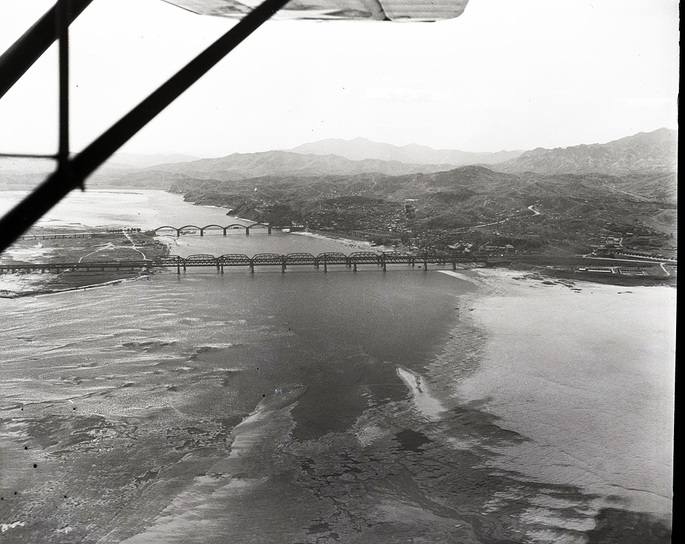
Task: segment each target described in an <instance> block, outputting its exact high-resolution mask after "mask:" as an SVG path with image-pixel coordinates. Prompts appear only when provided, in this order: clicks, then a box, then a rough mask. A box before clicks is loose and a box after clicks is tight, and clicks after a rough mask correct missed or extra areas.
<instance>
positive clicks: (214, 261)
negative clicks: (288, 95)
mask: <svg viewBox="0 0 685 544" xmlns="http://www.w3.org/2000/svg"><path fill="white" fill-rule="evenodd" d="M465 262H474V259H473V258H464V257H457V256H454V255H447V254H439V253H424V254H422V255H414V254H410V253H405V252H400V251H385V252H382V253H377V252H374V251H357V252H354V253H351V254H349V255H346V254H344V253H340V252H327V253H319V254H318V255H313V254H311V253H288V254H286V255H280V254H278V253H258V254H256V255H253V256H252V257H249V256H247V255H244V254H240V253H229V254H225V255H220V256H214V255H208V254H196V255H189V256H188V257H179V256H169V257H162V258H160V259H156V260H149V259H142V260H126V261H82V262H74V263H66V262H61V263H5V264H0V273H13V272H63V271H66V270H82V271H105V270H146V271H150V270H152V269H154V268H175V269H176V272H177V273H178V274H180V273H181V272H182V271H183V272H185V271H186V270H187V269H188V268H195V267H205V268H207V267H209V268H215V269H216V270H217V272H219V273H223V272H224V268H227V267H229V268H232V267H243V268H249V269H250V271H251V272H254V271H255V268H257V267H268V266H271V267H280V268H281V271H282V272H285V271H286V269H287V268H288V267H290V266H313V267H314V268H316V269H323V271H324V272H327V271H328V267H329V266H334V265H342V266H345V267H348V268H351V269H353V270H354V271H355V272H356V271H357V266H359V265H376V266H378V267H379V268H381V269H382V270H384V271H385V270H387V267H388V265H394V264H404V265H408V266H411V267H416V266H417V265H418V266H419V267H420V268H422V269H423V270H425V269H426V267H427V266H428V264H438V265H452V268H453V269H456V266H457V263H465ZM479 262H487V258H483V259H480V260H479Z"/></svg>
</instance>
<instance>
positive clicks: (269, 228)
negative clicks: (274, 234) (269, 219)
mask: <svg viewBox="0 0 685 544" xmlns="http://www.w3.org/2000/svg"><path fill="white" fill-rule="evenodd" d="M267 232H268V233H269V234H271V225H269V226H268V227H267Z"/></svg>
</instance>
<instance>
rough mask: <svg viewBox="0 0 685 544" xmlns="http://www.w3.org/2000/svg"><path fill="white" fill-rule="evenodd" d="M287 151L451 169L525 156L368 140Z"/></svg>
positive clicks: (323, 143) (336, 140) (337, 141)
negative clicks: (447, 165)
mask: <svg viewBox="0 0 685 544" xmlns="http://www.w3.org/2000/svg"><path fill="white" fill-rule="evenodd" d="M288 151H290V152H293V153H301V154H305V155H338V156H339V157H344V158H346V159H349V160H352V161H360V160H365V159H377V160H383V161H400V162H404V163H411V164H449V165H452V166H466V165H469V164H494V163H498V162H503V161H506V160H510V159H513V158H516V157H518V156H519V155H521V153H523V151H498V152H496V153H489V152H479V153H475V152H470V151H459V150H456V149H433V148H431V147H427V146H423V145H417V144H408V145H404V146H396V145H392V144H384V143H379V142H374V141H372V140H368V139H366V138H355V139H353V140H343V139H339V138H329V139H326V140H320V141H318V142H310V143H306V144H302V145H300V146H297V147H295V148H293V149H290V150H288Z"/></svg>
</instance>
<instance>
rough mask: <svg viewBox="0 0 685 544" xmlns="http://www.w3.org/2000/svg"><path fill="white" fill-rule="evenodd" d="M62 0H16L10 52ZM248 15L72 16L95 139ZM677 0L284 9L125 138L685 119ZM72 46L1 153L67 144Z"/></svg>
mask: <svg viewBox="0 0 685 544" xmlns="http://www.w3.org/2000/svg"><path fill="white" fill-rule="evenodd" d="M52 4H53V1H52V0H2V1H1V2H0V51H4V50H5V49H6V48H7V47H8V46H9V45H11V44H12V43H13V41H14V40H15V39H16V38H17V37H18V36H20V35H21V34H22V33H23V32H24V31H25V30H26V29H27V28H28V27H29V26H30V25H31V24H32V23H33V22H35V20H36V19H37V18H38V17H40V16H41V15H42V14H43V13H44V12H45V11H47V10H48V9H49V8H50V7H51V5H52ZM234 24H235V20H232V19H224V18H216V17H204V16H199V15H195V14H192V13H189V12H186V11H184V10H182V9H179V8H176V7H174V6H171V5H169V4H166V3H164V2H162V1H160V0H95V1H94V2H93V4H91V5H90V6H89V7H88V8H87V9H86V10H85V11H84V12H83V14H82V15H81V16H80V17H79V19H77V21H76V22H75V23H74V24H73V25H72V27H71V36H70V54H71V57H70V58H71V60H70V62H71V72H70V74H71V75H70V78H71V100H70V108H71V112H70V119H71V127H72V128H71V147H72V149H73V150H74V151H79V150H80V149H82V148H83V147H85V146H86V145H87V144H88V143H89V142H90V141H92V140H93V139H94V138H95V137H97V136H98V135H100V134H101V133H102V132H103V131H104V130H105V129H106V128H108V127H109V126H110V125H111V124H112V123H114V122H115V121H116V120H118V119H119V118H120V117H121V116H122V115H124V114H125V113H126V112H128V111H129V110H130V109H131V108H132V107H133V106H135V105H136V104H137V103H138V102H140V101H141V100H142V99H143V98H145V97H146V96H147V95H148V94H149V93H150V92H152V91H153V90H154V89H155V88H156V87H157V86H158V85H160V84H161V83H162V82H163V81H164V80H165V79H166V78H168V77H169V76H171V75H172V74H173V73H175V72H176V71H177V70H178V69H180V68H181V67H182V66H183V65H184V64H185V63H186V62H188V61H189V60H190V59H191V58H192V57H193V56H195V55H196V54H197V53H199V52H200V51H201V50H202V49H203V48H204V47H206V46H207V45H209V44H210V43H211V42H212V41H214V40H215V39H216V38H218V37H219V36H220V35H221V34H223V33H224V32H226V31H227V30H228V29H230V27H231V26H233V25H234ZM678 40H679V31H678V2H677V0H516V1H514V0H470V1H469V4H468V6H467V7H466V11H465V12H464V14H463V15H462V16H461V17H458V18H456V19H453V20H448V21H440V22H436V23H388V22H375V21H335V22H312V21H270V22H268V23H266V25H264V26H263V27H261V28H260V29H258V30H257V31H256V32H255V33H254V34H253V35H252V36H250V37H249V38H248V39H247V40H246V41H245V42H244V43H243V44H241V45H240V46H239V47H238V48H237V49H236V50H235V51H234V52H233V53H231V54H230V55H229V56H228V57H226V58H225V59H224V60H222V61H221V63H220V64H219V65H218V66H216V67H215V68H214V69H213V70H212V71H211V72H209V73H208V74H207V75H205V76H204V77H203V78H202V79H201V80H200V81H199V82H197V83H196V84H195V85H194V86H193V87H192V88H191V89H190V90H189V91H187V92H186V93H185V94H184V95H183V96H182V97H180V98H179V99H178V100H177V101H176V102H174V103H173V104H172V105H171V106H170V107H169V108H167V110H165V111H164V112H163V113H162V114H160V116H158V117H157V118H156V119H155V120H154V121H152V122H151V123H150V124H149V125H148V126H147V127H145V128H144V129H143V130H142V131H141V132H139V133H138V134H137V135H136V136H135V137H134V138H133V139H132V140H131V141H130V142H129V143H127V144H126V145H125V146H124V147H123V148H122V149H121V151H123V152H128V153H139V154H156V153H183V154H189V155H194V156H201V157H216V156H224V155H228V154H231V153H235V152H241V153H247V152H256V151H266V150H269V149H290V148H293V147H296V146H298V145H300V144H302V143H306V142H312V141H316V140H320V139H324V138H343V139H352V138H356V137H364V138H368V139H371V140H374V141H378V142H385V143H391V144H395V145H405V144H409V143H416V144H421V145H427V146H430V147H433V148H436V149H460V150H464V151H499V150H505V149H506V150H515V149H520V150H525V149H533V148H536V147H546V148H554V147H567V146H571V145H578V144H590V143H604V142H608V141H611V140H615V139H618V138H622V137H624V136H628V135H631V134H635V133H638V132H643V131H645V132H647V131H652V130H656V129H658V128H661V127H668V128H677V95H678V80H679V73H678V60H679V56H678V55H679V51H678ZM57 104H58V94H57V49H56V47H53V48H51V49H50V50H49V51H48V52H47V53H46V55H44V57H43V58H41V59H40V61H38V62H37V63H36V64H35V65H34V66H33V67H32V68H31V70H30V71H29V72H28V73H27V74H26V75H25V77H24V78H23V80H22V81H20V82H19V83H18V84H17V85H15V86H14V87H13V88H12V89H11V90H10V91H9V92H8V93H7V95H5V96H4V97H3V98H2V99H0V153H3V152H4V153H9V152H15V153H16V152H22V153H53V152H55V150H56V148H57Z"/></svg>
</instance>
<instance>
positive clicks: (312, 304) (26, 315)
mask: <svg viewBox="0 0 685 544" xmlns="http://www.w3.org/2000/svg"><path fill="white" fill-rule="evenodd" d="M143 197H144V198H143ZM112 198H114V197H112ZM116 198H120V195H116ZM123 198H125V199H131V200H126V202H127V204H126V206H127V207H128V208H129V210H128V211H127V212H126V214H121V213H119V212H117V213H116V218H115V219H112V217H111V215H108V214H110V211H109V209H111V208H112V206H111V205H110V206H109V207H108V210H100V211H95V212H93V216H92V217H91V218H90V219H84V218H83V217H84V216H80V217H79V218H78V221H83V224H88V223H92V224H98V223H97V221H114V222H115V223H112V224H117V225H121V226H139V225H134V224H133V223H134V222H135V218H136V217H138V213H139V212H138V211H135V210H136V209H137V208H135V207H134V205H133V204H132V202H138V204H136V206H138V205H139V206H140V214H141V215H140V217H142V218H144V219H142V220H141V221H143V222H145V221H149V223H146V224H145V225H144V226H145V227H152V226H160V225H161V224H179V225H180V224H187V223H190V222H192V221H191V219H190V218H191V216H193V217H198V216H200V215H202V214H205V213H206V214H207V215H206V216H203V217H202V219H203V220H205V217H206V221H207V223H209V222H212V221H214V219H216V214H223V213H224V212H223V211H221V210H219V209H205V208H202V207H194V206H190V205H188V204H184V203H183V202H181V201H180V199H179V197H176V196H174V195H166V194H164V193H159V194H157V192H149V193H148V192H144V193H143V194H142V196H140V195H138V196H124V197H123ZM136 199H140V200H136ZM150 203H153V204H154V205H155V208H154V210H153V211H150V210H148V208H147V207H148V206H149V204H150ZM110 204H111V202H110ZM160 210H161V211H160ZM72 212H74V210H72V211H68V210H67V211H65V212H63V213H64V215H63V216H62V219H59V220H65V221H70V222H71V221H77V219H76V218H75V217H73V216H72V215H70V214H71V213H72ZM60 213H62V212H60ZM88 213H90V212H88ZM98 214H101V215H100V216H98ZM86 215H87V214H86ZM212 217H214V219H212ZM55 220H56V221H57V219H55ZM158 220H159V223H160V224H159V225H158V224H157V223H156V222H157V221H158ZM116 221H119V223H116ZM170 243H173V244H174V247H175V248H176V249H175V250H177V251H178V252H179V253H180V254H183V253H184V252H186V253H187V254H190V253H212V254H222V253H247V254H254V253H259V252H264V251H273V252H277V253H288V252H291V251H306V252H311V253H314V254H317V253H319V252H321V251H335V250H337V251H344V252H349V248H348V247H347V246H344V245H342V244H340V243H339V242H335V241H327V240H321V239H315V238H308V237H303V236H295V235H285V234H274V235H272V236H268V235H267V234H255V235H251V236H249V237H247V236H245V235H244V234H243V235H240V234H230V235H227V236H226V237H224V236H222V235H217V234H212V235H211V236H210V235H208V236H205V237H202V238H200V237H199V236H190V235H188V236H182V237H180V238H174V239H171V240H170ZM467 279H470V280H471V281H464V278H460V277H450V276H448V275H444V274H435V273H423V272H418V271H411V270H410V269H408V268H406V267H398V268H396V269H391V270H390V271H389V272H387V273H383V272H381V271H380V270H379V269H377V268H373V269H369V270H364V271H360V272H359V273H357V274H355V273H353V272H352V271H350V270H348V269H345V268H344V267H341V268H340V269H335V268H332V270H331V271H329V273H327V274H324V273H323V272H320V271H319V272H315V271H312V270H297V271H288V272H287V273H286V274H281V273H280V271H272V270H259V271H258V272H257V273H256V274H254V275H251V274H249V273H247V272H245V273H243V272H231V273H227V274H225V275H220V274H216V273H207V272H202V271H189V272H188V273H187V274H185V275H181V276H177V275H176V274H175V273H173V272H161V273H158V274H155V275H153V276H152V277H151V278H150V279H146V280H140V281H135V282H128V283H122V284H118V285H112V286H108V287H105V288H101V289H93V290H87V291H74V292H69V293H60V294H54V295H49V296H40V297H29V298H24V299H21V300H18V299H14V300H8V299H3V300H0V311H2V315H3V329H2V331H0V338H1V342H2V347H3V356H2V359H1V362H0V366H1V368H2V379H1V381H0V388H1V391H0V414H1V416H0V417H1V418H2V419H1V423H0V498H1V499H2V500H0V524H2V525H1V527H2V531H3V533H2V537H3V538H4V537H5V536H8V537H9V538H10V541H12V542H123V541H125V542H145V543H149V542H164V543H167V542H183V543H186V542H203V543H212V542H217V543H219V542H221V543H224V542H274V540H275V541H277V542H293V543H295V542H336V541H337V542H359V543H362V542H364V543H366V542H399V541H412V540H413V541H415V542H459V543H462V542H464V543H470V542H474V543H476V542H488V543H490V542H579V543H580V542H627V541H631V540H630V539H631V538H632V539H633V540H632V541H635V540H634V538H638V539H641V540H640V541H642V542H647V541H649V542H661V541H663V542H667V541H668V533H667V531H666V530H665V529H664V527H663V525H660V524H659V523H657V522H656V520H655V518H654V517H652V516H650V515H648V514H646V513H645V514H640V515H637V514H633V513H631V512H629V511H627V510H626V506H627V505H628V503H627V502H626V500H627V499H626V496H627V495H624V493H623V491H622V489H621V488H620V487H617V486H616V485H615V482H614V480H612V479H611V477H610V476H606V478H607V480H606V481H602V482H598V485H597V486H596V489H599V492H597V491H595V492H593V493H589V492H588V491H587V489H585V488H584V486H583V485H582V484H581V482H582V478H578V480H577V481H576V480H575V479H574V478H573V477H571V478H569V479H568V480H567V481H557V480H555V479H554V477H553V475H552V476H547V475H546V476H545V477H539V475H538V474H535V473H526V470H525V468H526V467H525V466H524V467H522V466H521V465H520V458H521V457H520V454H519V452H522V451H523V452H525V455H533V456H535V458H536V460H537V461H544V460H545V459H551V461H552V462H553V463H554V462H558V461H559V459H560V458H559V457H558V456H559V455H563V454H564V452H563V451H561V450H560V449H559V448H558V447H557V445H555V444H549V445H545V446H544V447H541V446H540V443H539V442H538V440H537V438H536V437H535V436H533V435H532V432H533V431H534V427H531V425H528V424H527V423H528V422H526V421H520V422H517V421H513V422H512V421H511V419H510V418H506V417H504V420H503V419H502V417H503V416H504V414H502V413H498V412H497V411H498V410H499V409H500V408H501V406H498V402H497V391H496V386H501V384H502V382H501V380H500V379H499V377H498V373H497V369H496V368H495V369H494V370H493V367H492V366H491V365H488V364H485V363H486V361H485V360H484V359H483V358H484V356H485V355H486V353H485V352H484V350H483V346H484V342H485V341H486V340H488V339H487V338H485V337H484V336H483V331H482V330H481V329H479V328H478V327H477V321H474V320H473V319H471V318H470V317H469V316H470V315H471V312H469V309H471V308H474V307H476V308H475V313H474V315H476V314H477V313H478V311H479V308H480V306H479V305H480V304H481V303H480V302H479V301H480V300H481V299H479V298H478V296H477V295H478V294H479V292H478V291H477V288H476V285H475V284H474V283H473V281H472V277H471V278H468V277H467ZM573 296H577V297H583V296H585V295H584V294H583V293H581V294H575V293H573ZM579 300H580V299H579ZM492 311H496V308H494V309H493V310H492ZM490 345H492V344H490ZM499 345H500V344H497V346H499ZM498 353H501V352H498ZM500 364H506V363H502V362H500ZM512 366H513V365H512ZM524 366H525V365H524ZM546 370H547V371H548V372H549V373H550V374H552V375H553V374H554V372H555V371H556V372H558V373H563V372H564V366H563V365H556V370H555V368H554V367H551V368H548V369H546ZM480 376H487V378H486V382H485V383H484V385H483V384H481V385H483V386H482V387H481V386H479V387H481V388H480V389H479V390H480V391H485V390H486V387H485V386H488V385H490V386H492V387H491V388H492V389H494V391H490V392H489V393H488V394H490V395H492V396H495V399H494V400H492V401H491V403H492V405H493V408H495V410H494V412H491V410H490V407H489V405H488V399H486V398H483V397H481V398H478V395H477V392H478V390H476V389H473V387H475V385H474V384H478V380H479V379H480V378H479V377H480ZM464 383H469V384H471V387H472V389H470V390H469V391H470V392H471V393H472V396H473V399H470V400H466V399H465V397H464V396H463V391H462V392H461V393H460V392H458V390H457V389H458V386H459V385H460V384H464ZM519 386H520V384H519ZM576 386H578V387H581V388H585V385H583V382H582V375H580V376H579V377H578V381H577V382H576ZM521 387H522V389H521V391H520V394H519V395H517V396H507V395H504V394H501V395H500V397H501V398H507V399H508V400H507V403H508V404H507V406H505V408H508V409H510V410H511V411H512V413H516V414H518V418H519V419H522V420H525V419H526V417H527V416H526V413H530V414H531V418H535V419H536V420H537V419H539V418H542V417H544V413H545V410H554V409H555V408H554V406H555V404H554V400H553V399H552V400H550V399H549V397H548V396H547V395H546V394H545V392H544V391H537V390H536V389H535V387H529V388H525V387H523V386H521ZM587 389H588V390H591V387H589V384H588V387H587ZM638 390H639V386H638V387H636V394H637V391H638ZM595 401H597V399H594V400H592V399H588V400H587V402H595ZM610 401H611V399H609V398H604V399H602V402H610ZM635 406H639V404H635ZM532 408H534V410H533V409H532ZM638 411H639V409H638ZM639 419H640V418H636V420H639ZM522 429H531V435H530V436H529V435H528V434H526V432H524V431H523V430H522ZM558 432H561V431H558ZM588 436H593V433H588ZM576 442H581V443H582V440H577V441H576ZM578 447H582V445H581V446H578ZM587 449H588V451H593V450H592V448H589V447H588V448H587ZM563 462H564V464H565V467H566V469H568V470H569V471H570V472H569V474H571V475H573V474H581V473H583V472H585V471H586V470H587V463H594V462H595V459H592V458H590V460H589V461H588V459H587V458H586V459H584V460H583V461H582V463H581V462H577V463H575V462H574V461H573V459H569V458H568V457H566V456H564V457H563ZM611 495H613V496H611ZM608 507H610V508H608Z"/></svg>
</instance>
